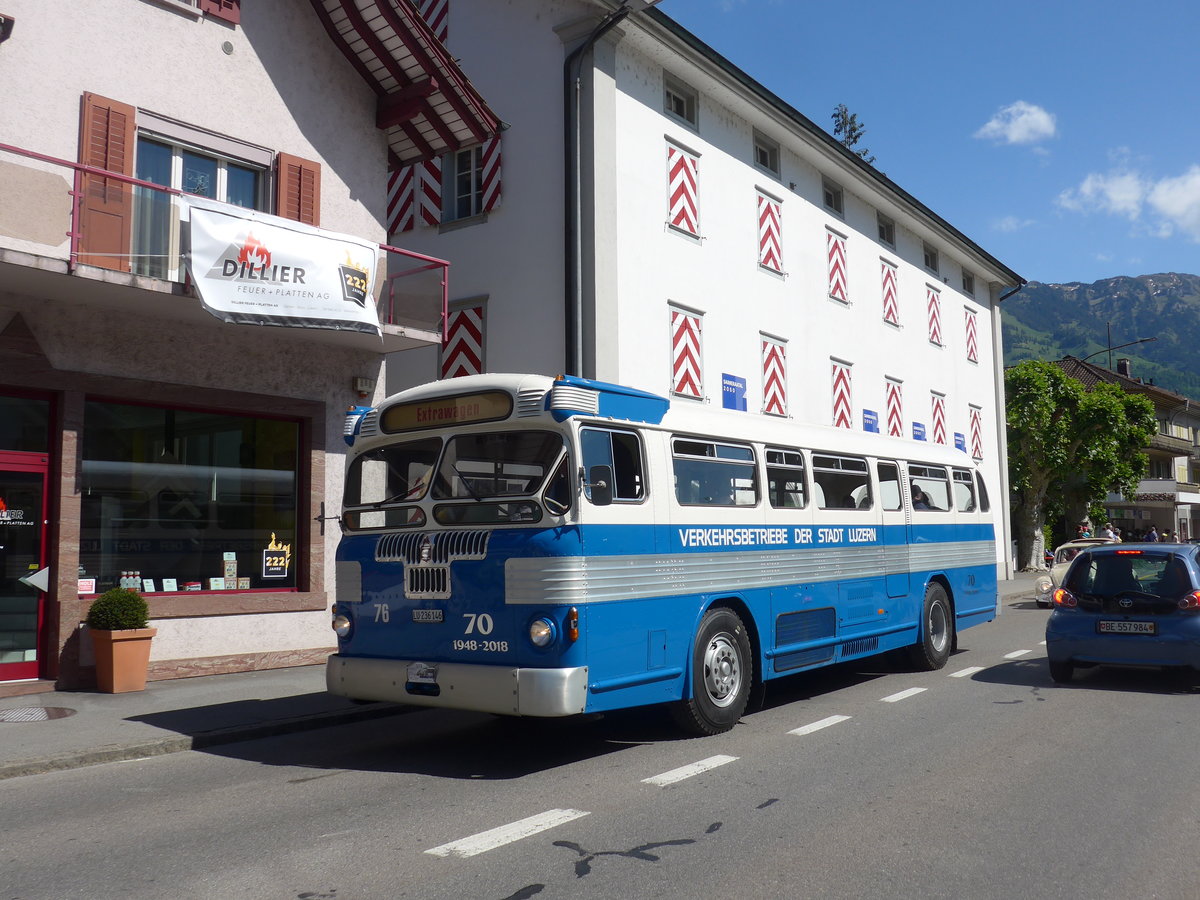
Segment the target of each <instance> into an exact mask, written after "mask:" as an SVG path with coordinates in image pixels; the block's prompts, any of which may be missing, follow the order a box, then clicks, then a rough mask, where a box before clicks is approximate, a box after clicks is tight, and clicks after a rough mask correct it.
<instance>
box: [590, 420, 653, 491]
mask: <svg viewBox="0 0 1200 900" xmlns="http://www.w3.org/2000/svg"><path fill="white" fill-rule="evenodd" d="M579 437H580V445H581V447H582V450H583V470H584V472H590V471H591V470H592V466H608V467H609V468H610V469H612V473H613V486H612V489H613V490H612V494H613V501H614V502H620V501H622V500H623V501H626V502H629V501H636V500H641V499H642V497H644V496H645V494H646V479H645V475H644V473H643V471H642V449H641V441H640V440H639V439H638V436H637V435H636V434H634V433H633V432H629V431H609V430H607V429H600V428H584V429H583V430H582V431H581V432H580V435H579ZM583 491H584V495H585V496H586V497H587V498H588V499H589V500H590V499H591V498H592V489H591V488H590V487H588V486H587V479H586V477H585V478H584V489H583Z"/></svg>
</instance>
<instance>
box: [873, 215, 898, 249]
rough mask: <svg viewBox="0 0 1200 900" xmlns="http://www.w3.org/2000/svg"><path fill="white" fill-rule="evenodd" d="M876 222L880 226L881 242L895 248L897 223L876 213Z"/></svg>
mask: <svg viewBox="0 0 1200 900" xmlns="http://www.w3.org/2000/svg"><path fill="white" fill-rule="evenodd" d="M875 220H876V222H877V223H878V224H879V240H881V241H883V243H885V244H887V245H888V246H889V247H895V246H896V223H895V222H893V221H892V220H891V219H889V218H888V217H887V216H885V215H884V214H883V213H875Z"/></svg>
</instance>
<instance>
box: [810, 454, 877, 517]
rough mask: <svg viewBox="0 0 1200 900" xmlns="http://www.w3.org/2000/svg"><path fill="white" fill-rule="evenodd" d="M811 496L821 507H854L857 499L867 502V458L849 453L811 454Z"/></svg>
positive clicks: (868, 482) (869, 486)
mask: <svg viewBox="0 0 1200 900" xmlns="http://www.w3.org/2000/svg"><path fill="white" fill-rule="evenodd" d="M813 495H814V496H815V497H817V498H818V501H817V505H818V506H819V507H820V508H821V509H858V508H859V502H860V501H862V500H864V499H865V500H866V502H867V505H866V506H864V507H862V508H864V509H866V508H869V506H870V503H871V482H870V479H869V477H868V475H867V461H866V460H865V459H861V458H859V457H853V456H819V455H817V454H815V453H814V454H813Z"/></svg>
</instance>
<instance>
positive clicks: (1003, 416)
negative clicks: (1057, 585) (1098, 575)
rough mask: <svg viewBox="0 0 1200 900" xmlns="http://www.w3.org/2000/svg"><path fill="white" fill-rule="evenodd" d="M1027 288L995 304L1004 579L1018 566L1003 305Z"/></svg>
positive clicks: (998, 510) (994, 365) (999, 510)
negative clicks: (1012, 510)
mask: <svg viewBox="0 0 1200 900" xmlns="http://www.w3.org/2000/svg"><path fill="white" fill-rule="evenodd" d="M1023 287H1025V282H1024V281H1022V282H1021V283H1020V284H1018V285H1017V286H1016V287H1014V288H1013V289H1012V290H1011V291H1009V292H1008V293H1006V294H1001V295H1000V296H999V297H997V298H996V302H995V303H993V304H992V377H993V378H994V379H995V382H996V387H995V406H996V425H995V427H996V439H997V441H998V442H999V444H1000V454H1001V456H1000V496H999V498H997V501H996V503H995V505H994V506H993V507H992V508H993V509H994V510H995V519H996V525H997V527H998V530H999V531H1000V541H1001V542H1002V546H1003V548H1004V553H1003V558H1004V571H1003V573H1001V574H1002V575H1003V577H1004V578H1012V577H1013V574H1014V570H1015V568H1016V567H1015V565H1014V561H1013V555H1012V521H1011V517H1010V515H1009V491H1010V486H1009V481H1008V411H1007V410H1006V409H1005V405H1004V337H1003V331H1002V330H1001V327H1000V304H1001V303H1003V302H1004V301H1005V300H1007V299H1008V298H1009V297H1011V296H1012V295H1013V294H1015V293H1016V292H1017V291H1019V290H1021V288H1023Z"/></svg>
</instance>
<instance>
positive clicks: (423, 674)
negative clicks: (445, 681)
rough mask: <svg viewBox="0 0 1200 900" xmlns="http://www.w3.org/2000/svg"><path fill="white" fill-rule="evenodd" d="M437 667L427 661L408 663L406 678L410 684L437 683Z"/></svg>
mask: <svg viewBox="0 0 1200 900" xmlns="http://www.w3.org/2000/svg"><path fill="white" fill-rule="evenodd" d="M437 673H438V667H437V666H436V665H430V664H429V663H422V662H415V663H409V664H408V680H409V682H410V683H412V684H437Z"/></svg>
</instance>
